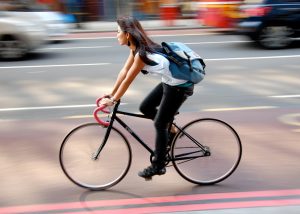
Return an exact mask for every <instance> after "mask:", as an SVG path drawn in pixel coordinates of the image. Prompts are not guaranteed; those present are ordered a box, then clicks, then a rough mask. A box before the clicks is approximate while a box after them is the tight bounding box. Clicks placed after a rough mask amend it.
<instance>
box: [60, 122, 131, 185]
mask: <svg viewBox="0 0 300 214" xmlns="http://www.w3.org/2000/svg"><path fill="white" fill-rule="evenodd" d="M106 130H107V128H106V127H103V126H100V125H99V124H98V123H87V124H83V125H80V126H78V127H76V128H74V129H73V130H72V131H70V132H69V134H68V135H67V136H66V137H65V138H64V140H63V142H62V144H61V147H60V152H59V161H60V166H61V168H62V170H63V172H64V174H65V175H66V176H67V178H68V179H69V180H70V181H72V182H73V183H74V184H76V185H78V186H80V187H83V188H87V189H90V190H104V189H107V188H110V187H112V186H114V185H116V184H117V183H119V182H120V181H121V180H122V179H123V178H124V177H125V176H126V174H127V172H128V171H129V168H130V165H131V160H132V150H131V147H130V145H129V143H128V140H127V139H126V137H125V136H124V135H123V134H122V133H121V132H120V131H119V130H118V129H116V128H114V127H112V129H111V132H110V135H109V138H108V140H107V142H106V144H105V146H104V147H103V149H102V150H101V153H100V155H99V156H98V159H96V160H95V159H94V158H93V156H94V155H95V153H96V151H97V150H98V148H99V147H100V146H101V145H102V143H103V138H104V136H105V133H106Z"/></svg>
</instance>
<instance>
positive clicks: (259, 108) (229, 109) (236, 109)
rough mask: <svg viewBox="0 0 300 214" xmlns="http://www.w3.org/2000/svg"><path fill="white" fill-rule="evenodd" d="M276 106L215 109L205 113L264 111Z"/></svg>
mask: <svg viewBox="0 0 300 214" xmlns="http://www.w3.org/2000/svg"><path fill="white" fill-rule="evenodd" d="M274 108H277V107H276V106H249V107H234V108H215V109H204V110H203V111H206V112H207V111H208V112H214V111H241V110H262V109H274Z"/></svg>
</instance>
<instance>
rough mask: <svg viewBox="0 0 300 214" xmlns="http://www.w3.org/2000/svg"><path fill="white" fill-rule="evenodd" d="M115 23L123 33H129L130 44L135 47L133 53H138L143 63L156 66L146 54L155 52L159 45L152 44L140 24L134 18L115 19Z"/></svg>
mask: <svg viewBox="0 0 300 214" xmlns="http://www.w3.org/2000/svg"><path fill="white" fill-rule="evenodd" d="M117 23H118V25H119V26H120V28H121V30H122V31H123V32H125V33H129V34H130V35H131V37H132V42H133V43H134V45H135V46H136V50H135V53H139V55H140V57H141V59H142V60H143V62H144V63H146V64H147V65H151V66H152V65H156V63H155V62H153V61H152V60H150V59H149V58H148V57H147V52H148V53H155V52H157V51H156V50H155V49H158V48H159V47H160V45H158V44H157V43H155V42H153V41H152V40H151V39H150V38H149V37H148V36H147V34H146V33H145V31H144V29H143V27H142V26H141V24H140V22H139V21H138V20H137V19H136V18H134V17H131V16H123V17H120V18H118V19H117Z"/></svg>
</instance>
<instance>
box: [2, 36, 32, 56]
mask: <svg viewBox="0 0 300 214" xmlns="http://www.w3.org/2000/svg"><path fill="white" fill-rule="evenodd" d="M0 43H1V57H2V58H4V59H17V58H21V57H23V56H24V55H25V54H26V51H27V49H26V45H25V44H24V43H23V42H22V41H21V40H17V39H13V38H11V39H6V40H2V41H1V42H0Z"/></svg>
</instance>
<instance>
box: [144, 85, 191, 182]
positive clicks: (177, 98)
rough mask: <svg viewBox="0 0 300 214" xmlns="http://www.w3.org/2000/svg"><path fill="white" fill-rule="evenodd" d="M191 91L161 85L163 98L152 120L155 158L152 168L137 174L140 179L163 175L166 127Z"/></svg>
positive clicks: (166, 137) (166, 140)
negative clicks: (154, 135) (154, 132)
mask: <svg viewBox="0 0 300 214" xmlns="http://www.w3.org/2000/svg"><path fill="white" fill-rule="evenodd" d="M192 91H193V89H192V88H191V89H186V88H179V87H172V86H169V85H166V84H163V96H162V98H161V102H160V106H159V109H158V111H157V114H156V115H155V118H154V126H155V129H156V141H155V158H154V161H153V164H152V166H150V167H148V168H146V169H145V170H144V171H142V172H140V173H139V176H141V177H145V178H147V177H152V176H153V175H156V174H164V173H165V171H166V170H165V157H166V147H167V142H168V127H169V124H170V123H171V122H172V121H173V119H174V115H175V114H176V113H177V111H178V109H179V108H180V106H181V105H182V103H183V102H184V101H185V100H186V98H187V97H188V96H190V95H191V94H192V93H193V92H192Z"/></svg>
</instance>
